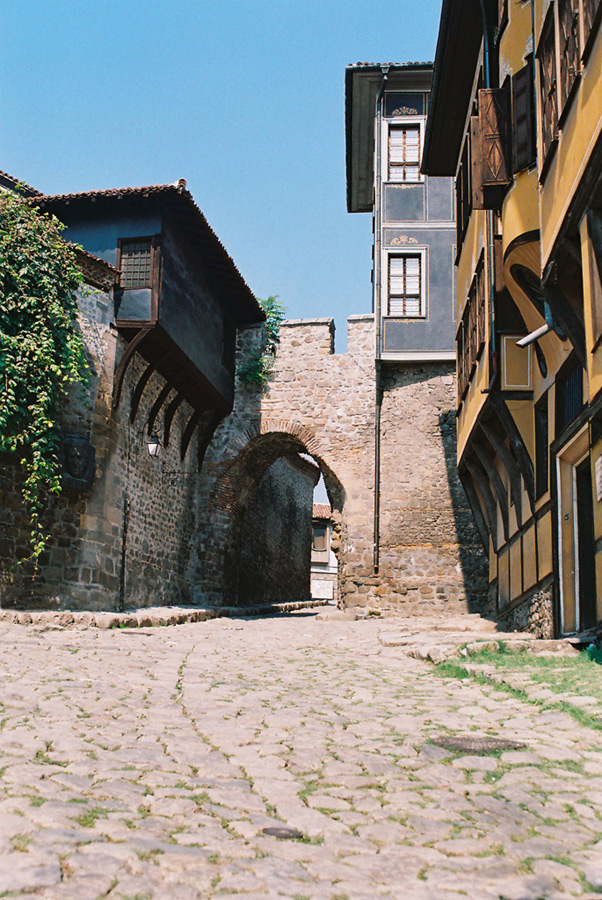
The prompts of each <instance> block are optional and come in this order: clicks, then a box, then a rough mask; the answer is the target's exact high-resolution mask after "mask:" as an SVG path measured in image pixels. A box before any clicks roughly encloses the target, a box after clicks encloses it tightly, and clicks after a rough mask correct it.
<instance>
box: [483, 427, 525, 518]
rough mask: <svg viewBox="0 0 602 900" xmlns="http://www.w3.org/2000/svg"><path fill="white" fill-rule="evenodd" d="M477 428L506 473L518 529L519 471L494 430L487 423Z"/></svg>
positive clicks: (520, 507)
mask: <svg viewBox="0 0 602 900" xmlns="http://www.w3.org/2000/svg"><path fill="white" fill-rule="evenodd" d="M479 427H480V429H481V431H482V432H483V434H484V436H485V437H486V439H487V440H488V442H489V444H490V445H491V447H492V449H493V451H494V453H496V454H497V455H498V456H499V458H500V459H501V461H502V464H503V466H504V468H505V469H506V472H507V473H508V481H509V482H510V501H511V503H512V506H513V507H514V510H515V512H516V520H517V522H518V526H519V528H520V527H521V526H522V524H523V492H522V487H521V477H520V469H519V468H518V465H517V463H516V460H515V458H514V456H513V455H512V452H511V451H510V450H509V449H508V447H507V446H506V444H505V443H504V441H503V440H502V438H501V437H500V436H499V434H498V433H497V432H496V430H495V429H494V428H493V427H492V426H491V425H490V424H489V423H488V422H481V423H480V425H479Z"/></svg>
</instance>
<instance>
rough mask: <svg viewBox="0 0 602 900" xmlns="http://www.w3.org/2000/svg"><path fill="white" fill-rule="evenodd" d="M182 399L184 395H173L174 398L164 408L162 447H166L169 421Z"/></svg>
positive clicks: (169, 426) (171, 420)
mask: <svg viewBox="0 0 602 900" xmlns="http://www.w3.org/2000/svg"><path fill="white" fill-rule="evenodd" d="M183 399H184V395H183V394H178V395H177V396H176V397H174V399H173V400H172V401H171V403H170V404H169V406H168V407H167V409H166V410H165V418H164V420H163V446H164V447H167V445H168V444H169V433H170V431H171V423H172V422H173V417H174V416H175V414H176V411H177V409H178V407H179V405H180V403H181V402H182V400H183Z"/></svg>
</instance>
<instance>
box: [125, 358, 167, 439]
mask: <svg viewBox="0 0 602 900" xmlns="http://www.w3.org/2000/svg"><path fill="white" fill-rule="evenodd" d="M167 356H168V354H167V353H164V354H163V355H162V356H160V357H159V359H157V360H155V362H152V363H149V364H148V366H147V367H146V369H145V370H144V372H143V373H142V375H141V376H140V379H139V381H138V384H137V385H136V387H135V389H134V393H133V394H132V408H131V409H130V422H134V420H135V419H136V413H137V412H138V407H139V405H140V401H141V399H142V394H143V393H144V388H145V387H146V385H147V384H148V382H149V381H150V379H151V376H152V375H153V374H154V373H155V371H156V370H157V368H158V367H159V366H160V365H161V363H162V362H163V361H164V360H165V359H166V358H167Z"/></svg>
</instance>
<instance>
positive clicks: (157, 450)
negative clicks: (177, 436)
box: [146, 431, 161, 456]
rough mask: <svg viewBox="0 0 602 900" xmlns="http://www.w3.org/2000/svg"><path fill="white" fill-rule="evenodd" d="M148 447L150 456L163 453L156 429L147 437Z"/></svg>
mask: <svg viewBox="0 0 602 900" xmlns="http://www.w3.org/2000/svg"><path fill="white" fill-rule="evenodd" d="M146 449H147V450H148V452H149V455H150V456H160V455H161V441H160V440H159V435H158V434H157V433H156V432H155V431H151V433H150V434H149V436H148V437H147V439H146Z"/></svg>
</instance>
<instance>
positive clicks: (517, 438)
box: [491, 391, 535, 513]
mask: <svg viewBox="0 0 602 900" xmlns="http://www.w3.org/2000/svg"><path fill="white" fill-rule="evenodd" d="M491 402H492V405H493V409H494V410H495V413H496V415H497V417H498V419H499V421H500V424H501V426H502V428H503V429H504V431H505V432H506V434H507V435H508V438H509V439H510V446H511V447H512V452H513V453H514V456H515V459H516V462H517V463H518V467H519V469H520V472H521V475H522V476H523V481H524V482H525V487H526V489H527V497H528V498H529V506H530V507H531V512H532V513H534V512H535V473H534V471H533V461H532V460H531V457H530V456H529V451H528V450H527V447H526V446H525V442H524V441H523V438H522V435H521V433H520V431H519V430H518V426H517V424H516V422H515V421H514V418H513V417H512V413H511V412H510V410H509V409H508V407H507V405H506V401H505V400H504V398H503V397H502V396H501V394H499V393H498V392H497V391H496V392H494V393H493V394H492V395H491Z"/></svg>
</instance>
